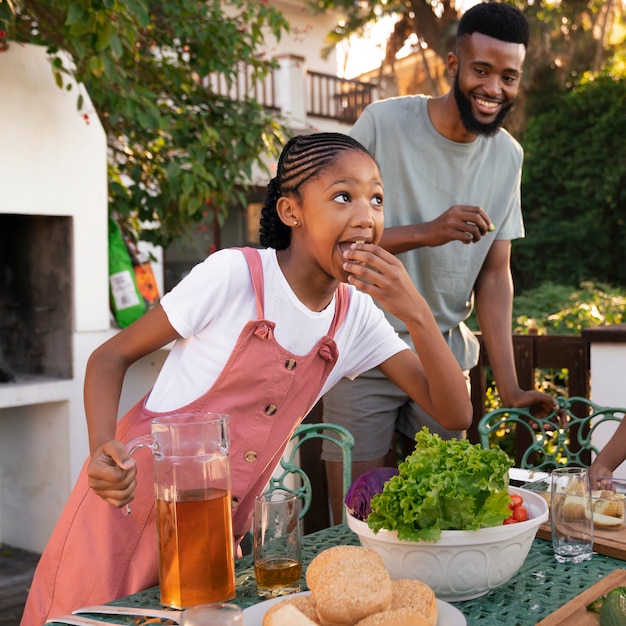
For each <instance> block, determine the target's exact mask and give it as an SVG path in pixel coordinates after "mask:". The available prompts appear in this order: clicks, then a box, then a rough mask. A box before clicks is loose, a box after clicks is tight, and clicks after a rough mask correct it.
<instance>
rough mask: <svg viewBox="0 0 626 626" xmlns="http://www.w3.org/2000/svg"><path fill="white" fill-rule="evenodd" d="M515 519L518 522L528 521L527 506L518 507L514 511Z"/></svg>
mask: <svg viewBox="0 0 626 626" xmlns="http://www.w3.org/2000/svg"><path fill="white" fill-rule="evenodd" d="M513 517H514V518H515V521H516V522H525V521H526V520H527V519H528V510H527V509H526V507H525V506H523V505H520V506H516V507H515V508H514V509H513Z"/></svg>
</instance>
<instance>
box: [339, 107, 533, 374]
mask: <svg viewBox="0 0 626 626" xmlns="http://www.w3.org/2000/svg"><path fill="white" fill-rule="evenodd" d="M427 103H428V97H426V96H421V95H417V96H402V97H399V98H391V99H388V100H381V101H379V102H376V103H374V104H371V105H370V106H368V107H367V108H366V109H365V111H364V112H363V114H362V115H361V116H360V118H359V119H358V120H357V122H356V123H355V125H354V126H353V128H352V130H351V131H350V135H351V136H352V137H354V138H355V139H357V140H358V141H360V142H361V143H362V144H363V145H364V146H365V147H366V148H367V149H368V150H369V151H370V152H371V153H372V154H373V156H374V157H375V159H376V160H377V161H378V164H379V165H380V168H381V175H382V179H383V184H384V187H385V202H384V212H385V228H389V227H393V226H405V225H408V224H414V223H421V222H430V221H432V220H434V219H436V218H437V217H439V216H440V215H441V214H443V213H445V212H446V211H447V210H448V209H449V208H450V207H451V206H453V205H471V206H479V207H481V208H482V209H484V210H485V212H486V213H487V215H489V217H490V219H491V221H492V223H493V224H494V225H495V227H496V230H495V231H493V232H490V233H488V234H487V235H486V236H484V237H483V238H482V239H481V240H480V241H479V242H478V243H474V244H464V243H462V242H460V241H451V242H449V243H447V244H445V245H442V246H436V247H423V248H417V249H415V250H411V251H409V252H404V253H401V254H398V255H397V256H398V258H399V259H400V260H401V261H402V262H403V263H404V265H405V267H406V269H407V271H408V272H409V275H410V276H411V278H412V279H413V282H414V284H415V285H416V287H417V288H418V290H419V291H420V293H421V294H422V295H423V296H424V298H425V299H426V301H427V302H428V304H429V305H430V307H431V309H432V311H433V314H434V316H435V319H436V320H437V323H438V325H439V328H440V329H441V331H442V333H444V335H445V336H446V339H447V340H448V343H449V345H450V347H451V349H452V352H453V353H454V355H455V356H456V358H457V360H458V361H459V364H460V365H461V368H462V369H470V368H472V367H473V366H474V365H475V364H476V362H477V360H478V343H477V341H476V338H475V337H474V336H473V334H472V333H471V332H470V331H469V329H467V327H466V326H465V324H463V321H464V320H466V319H467V317H468V316H469V315H470V313H471V311H472V306H473V290H474V284H475V282H476V278H477V277H478V274H479V272H480V269H481V267H482V265H483V262H484V260H485V257H486V256H487V253H488V251H489V248H490V247H491V244H492V243H493V242H494V240H495V239H502V240H512V239H517V238H519V237H523V236H524V224H523V220H522V212H521V203H520V179H521V170H522V162H523V151H522V148H521V146H520V145H519V143H518V142H517V141H516V140H515V139H513V137H511V135H509V133H507V132H506V131H505V130H503V129H501V130H500V131H498V132H497V133H496V134H495V136H493V137H485V136H478V137H477V138H476V139H475V140H474V141H472V142H470V143H459V142H455V141H450V140H449V139H446V138H445V137H443V136H442V135H441V134H439V133H438V132H437V130H435V128H434V126H433V125H432V122H431V121H430V117H429V115H428V108H427ZM387 317H388V318H389V320H390V321H391V323H392V324H393V326H394V328H395V329H396V330H397V331H398V332H399V333H401V334H402V337H403V338H404V339H405V340H406V341H407V342H408V343H409V344H410V343H411V341H410V337H409V335H408V333H407V330H406V326H405V325H404V324H403V323H402V322H401V321H400V320H398V319H397V318H394V317H393V316H391V315H389V314H387Z"/></svg>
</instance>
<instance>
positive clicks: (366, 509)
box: [344, 467, 398, 521]
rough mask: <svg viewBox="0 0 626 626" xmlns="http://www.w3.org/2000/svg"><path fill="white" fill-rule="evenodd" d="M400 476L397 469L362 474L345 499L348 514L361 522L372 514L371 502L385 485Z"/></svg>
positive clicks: (383, 469)
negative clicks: (392, 478)
mask: <svg viewBox="0 0 626 626" xmlns="http://www.w3.org/2000/svg"><path fill="white" fill-rule="evenodd" d="M397 474H398V468H397V467H377V468H375V469H371V470H368V471H367V472H365V473H363V474H361V476H359V477H358V478H357V479H356V480H355V481H354V482H353V483H352V484H351V485H350V488H349V489H348V491H347V493H346V497H345V499H344V502H345V505H346V507H347V509H348V513H350V515H352V517H356V518H357V519H359V520H361V521H365V520H366V519H367V516H368V515H369V514H370V501H371V499H372V498H373V497H374V496H375V495H376V494H377V493H381V492H382V490H383V487H384V486H385V483H386V482H387V481H388V480H389V479H390V478H391V477H392V476H396V475H397Z"/></svg>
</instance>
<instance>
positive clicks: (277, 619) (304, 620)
mask: <svg viewBox="0 0 626 626" xmlns="http://www.w3.org/2000/svg"><path fill="white" fill-rule="evenodd" d="M279 604H280V606H278V608H277V610H276V611H273V612H272V613H270V612H269V611H268V612H266V613H265V615H264V616H263V626H316V624H317V622H313V621H311V620H310V619H309V618H308V617H307V616H306V615H305V614H304V613H302V612H301V611H299V610H298V609H297V608H296V607H295V606H294V605H293V604H289V603H286V604H282V603H279ZM276 606H277V605H274V606H272V607H270V608H272V609H273V608H275V607H276Z"/></svg>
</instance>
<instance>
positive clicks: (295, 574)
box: [253, 491, 302, 598]
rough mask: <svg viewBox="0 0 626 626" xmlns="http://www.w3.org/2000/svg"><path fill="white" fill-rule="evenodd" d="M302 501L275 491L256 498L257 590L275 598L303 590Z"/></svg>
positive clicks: (255, 559) (254, 528) (254, 536)
mask: <svg viewBox="0 0 626 626" xmlns="http://www.w3.org/2000/svg"><path fill="white" fill-rule="evenodd" d="M299 512H300V503H299V500H298V497H297V496H295V495H294V494H291V493H288V492H284V491H273V492H271V493H264V494H262V495H260V496H257V497H256V500H255V502H254V517H253V551H254V574H255V577H256V581H257V587H258V593H259V595H260V596H264V597H266V598H274V597H276V596H282V595H286V594H289V593H294V592H296V591H300V577H301V576H302V554H301V549H300V519H299Z"/></svg>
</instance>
